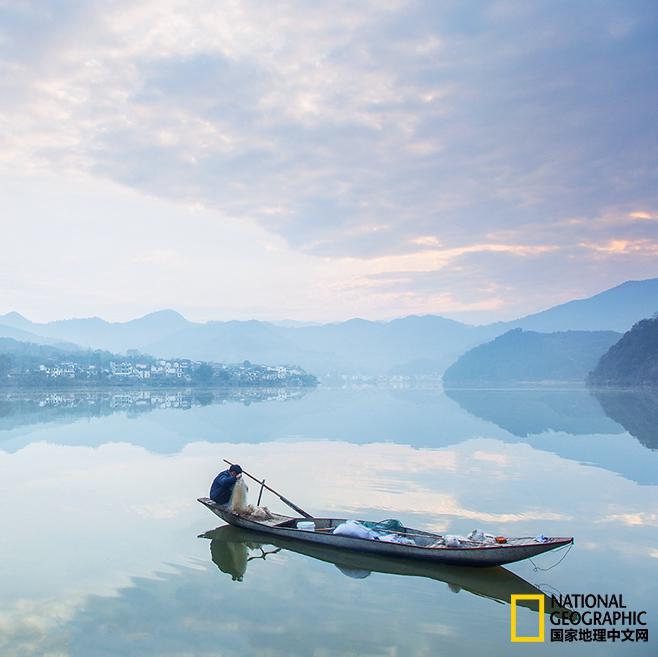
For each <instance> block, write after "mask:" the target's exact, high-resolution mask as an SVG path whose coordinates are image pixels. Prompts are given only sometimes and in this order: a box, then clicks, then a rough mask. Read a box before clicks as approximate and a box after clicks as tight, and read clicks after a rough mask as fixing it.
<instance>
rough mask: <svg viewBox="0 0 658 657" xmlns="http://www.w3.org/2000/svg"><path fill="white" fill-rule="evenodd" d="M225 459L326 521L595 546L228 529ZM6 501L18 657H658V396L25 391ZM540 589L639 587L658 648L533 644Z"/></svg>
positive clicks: (0, 600) (3, 448)
mask: <svg viewBox="0 0 658 657" xmlns="http://www.w3.org/2000/svg"><path fill="white" fill-rule="evenodd" d="M222 458H227V459H230V460H233V461H235V462H238V463H240V464H241V465H242V466H243V467H244V468H245V469H247V470H249V471H250V472H252V473H254V474H257V475H259V476H262V477H265V478H266V479H267V482H268V483H269V484H270V485H271V486H273V487H274V488H276V489H277V490H279V491H280V492H282V493H283V494H284V495H286V496H287V497H289V498H290V499H292V500H294V501H295V502H297V503H298V504H300V505H301V506H302V507H303V508H305V509H306V510H307V511H310V512H311V513H313V514H316V515H328V516H345V517H353V518H371V519H384V518H398V519H400V520H401V521H402V522H403V523H404V524H406V525H410V526H413V527H418V528H423V529H430V530H436V531H439V532H445V533H457V534H466V533H468V532H470V531H471V530H472V529H475V528H478V529H483V530H484V531H487V532H491V533H494V534H508V535H517V536H535V535H538V534H541V533H543V534H545V535H561V536H565V535H567V536H569V535H573V536H574V537H575V539H576V542H575V546H574V547H573V549H571V551H570V552H569V553H568V554H566V557H565V558H564V559H563V560H562V561H561V562H560V563H557V562H558V561H560V559H561V558H562V557H563V556H564V555H565V552H564V551H563V552H549V553H547V554H544V555H541V556H539V557H537V558H536V559H534V560H533V561H534V563H533V562H530V561H525V562H520V563H517V564H512V565H510V566H508V567H507V568H506V569H496V570H494V571H486V570H484V571H477V572H473V571H470V570H469V571H466V570H464V569H455V568H449V567H443V568H434V569H432V568H429V567H427V566H425V567H424V568H422V569H417V570H414V569H413V568H411V569H406V570H405V569H404V568H396V565H395V564H391V563H390V562H377V560H375V561H374V562H373V561H372V560H371V561H368V560H363V559H350V558H347V557H346V558H345V559H344V560H343V561H339V562H338V563H336V561H337V560H336V559H335V558H333V557H332V555H331V554H330V555H309V554H304V553H303V551H301V552H300V551H294V550H291V549H289V546H284V547H281V546H276V545H274V546H273V545H268V544H262V545H261V544H259V543H258V541H255V540H253V537H248V540H247V539H245V537H244V536H243V535H241V534H240V533H239V532H236V531H233V530H227V529H220V530H219V531H216V532H211V533H209V534H208V533H207V532H209V531H210V530H213V529H215V528H216V527H218V526H220V525H221V524H222V523H221V521H220V520H219V518H216V517H215V516H214V515H212V514H211V513H210V512H209V511H208V510H207V509H205V508H204V507H202V506H201V505H200V504H199V503H198V502H197V501H196V498H197V497H200V496H205V495H207V493H208V488H209V485H210V482H211V481H212V479H213V477H214V476H215V475H216V474H217V472H218V471H219V470H221V469H224V466H223V463H222V461H221V459H222ZM256 496H257V488H256V485H255V484H253V483H252V485H250V501H252V502H255V499H256ZM264 504H267V505H268V506H269V507H270V508H271V509H272V510H276V511H279V512H283V513H286V512H287V510H286V507H285V506H283V505H282V504H281V503H280V502H278V501H277V500H276V499H275V498H274V497H273V496H271V495H270V494H268V493H265V497H264ZM0 505H1V509H2V511H1V514H0V517H1V519H2V527H1V528H0V655H2V656H3V657H24V656H28V655H29V656H31V655H35V656H37V655H38V656H39V657H41V656H44V657H64V656H67V657H69V656H70V657H73V656H75V657H96V656H103V657H132V656H135V657H138V656H139V657H156V656H158V657H160V656H165V655H166V656H172V657H173V656H176V657H178V656H180V657H183V656H185V657H197V656H204V657H205V656H209V655H213V656H217V655H235V654H239V655H262V656H264V657H265V656H267V657H274V656H279V655H281V656H286V657H288V656H291V655H295V656H296V655H300V656H302V655H304V656H305V655H314V656H317V657H324V656H330V655H331V656H333V655H336V656H344V655H359V656H361V655H368V656H370V655H372V656H373V657H374V656H382V655H387V656H389V657H390V656H400V657H411V656H416V655H423V656H435V655H446V656H451V657H455V656H462V655H463V656H471V655H480V654H481V655H505V656H507V655H510V654H518V655H528V654H541V655H543V654H554V655H564V654H572V653H574V654H582V655H588V656H589V655H593V656H596V655H622V654H623V655H637V654H647V655H649V654H654V655H655V654H656V653H657V652H658V647H657V646H658V400H657V397H656V395H655V394H651V393H614V392H606V393H600V394H597V395H594V394H592V393H590V392H588V391H586V390H549V391H532V390H519V391H501V390H495V391H449V392H443V391H442V390H440V389H434V388H421V389H419V388H407V389H386V388H362V389H354V388H350V389H339V388H334V389H331V388H322V387H320V388H318V389H316V390H309V391H299V390H293V391H286V390H277V391H254V390H250V391H232V392H231V393H227V394H222V393H217V392H215V393H198V392H194V393H190V392H189V391H165V392H153V393H146V392H139V393H138V392H120V393H117V392H103V393H90V392H85V393H77V394H75V393H70V392H60V393H52V392H48V393H37V392H35V393H33V394H29V393H22V394H9V393H2V394H0ZM202 535H203V536H202ZM300 549H301V548H300ZM555 564H557V565H555ZM554 565H555V566H554ZM552 566H554V567H552ZM537 588H538V589H540V590H542V591H543V592H545V593H547V594H548V595H550V594H551V593H557V592H562V593H615V594H623V599H624V603H625V604H626V605H627V607H628V608H629V609H632V610H636V611H640V610H645V611H646V612H647V616H646V620H647V621H648V623H649V625H648V628H649V641H648V642H647V643H631V642H624V643H622V642H621V641H620V640H617V641H615V642H612V641H611V640H610V641H609V640H606V641H605V642H597V643H584V642H577V643H555V642H554V643H551V642H550V640H549V637H548V632H549V630H548V627H549V626H548V624H547V640H546V642H545V643H518V644H517V643H510V639H509V630H510V627H509V623H510V606H509V596H510V595H511V594H512V593H526V592H531V591H534V590H536V589H537ZM537 623H538V614H537V613H536V612H535V611H534V610H533V609H531V608H526V607H521V608H520V609H519V611H518V627H519V633H528V634H531V633H532V631H533V629H532V628H536V627H537Z"/></svg>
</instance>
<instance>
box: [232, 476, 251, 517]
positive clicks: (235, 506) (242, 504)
mask: <svg viewBox="0 0 658 657" xmlns="http://www.w3.org/2000/svg"><path fill="white" fill-rule="evenodd" d="M248 492H249V489H248V488H247V484H246V483H245V481H244V479H243V478H242V477H240V478H239V479H238V480H237V481H236V482H235V485H234V486H233V493H231V502H230V508H231V511H233V513H238V514H239V513H244V512H245V510H246V509H247V493H248Z"/></svg>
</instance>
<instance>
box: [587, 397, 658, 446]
mask: <svg viewBox="0 0 658 657" xmlns="http://www.w3.org/2000/svg"><path fill="white" fill-rule="evenodd" d="M592 394H593V395H594V396H595V397H596V399H597V400H598V401H599V403H600V404H601V408H602V409H603V411H604V412H605V414H606V415H607V416H608V417H610V418H612V419H613V420H614V421H615V422H618V423H619V424H621V426H622V427H624V429H626V431H628V433H630V434H631V436H633V437H635V438H637V439H638V440H639V441H640V442H641V443H642V444H643V445H644V446H645V447H648V448H649V449H653V450H658V391H656V390H621V391H619V390H614V391H612V390H593V391H592Z"/></svg>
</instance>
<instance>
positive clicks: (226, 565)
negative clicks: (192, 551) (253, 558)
mask: <svg viewBox="0 0 658 657" xmlns="http://www.w3.org/2000/svg"><path fill="white" fill-rule="evenodd" d="M210 555H211V557H212V560H213V562H214V563H215V565H216V566H217V568H219V569H220V570H221V571H222V572H223V573H226V574H227V575H230V576H231V578H232V579H233V581H234V582H241V581H242V578H243V577H244V574H245V572H246V571H247V563H248V561H249V549H248V548H247V544H246V543H228V542H226V541H218V540H214V541H210Z"/></svg>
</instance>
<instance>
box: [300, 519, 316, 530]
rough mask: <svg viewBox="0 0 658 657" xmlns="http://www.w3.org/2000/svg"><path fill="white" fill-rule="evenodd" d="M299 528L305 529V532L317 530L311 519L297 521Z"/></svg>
mask: <svg viewBox="0 0 658 657" xmlns="http://www.w3.org/2000/svg"><path fill="white" fill-rule="evenodd" d="M297 529H301V530H302V531H305V532H314V531H315V523H314V522H313V521H311V520H300V521H299V522H298V523H297Z"/></svg>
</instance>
